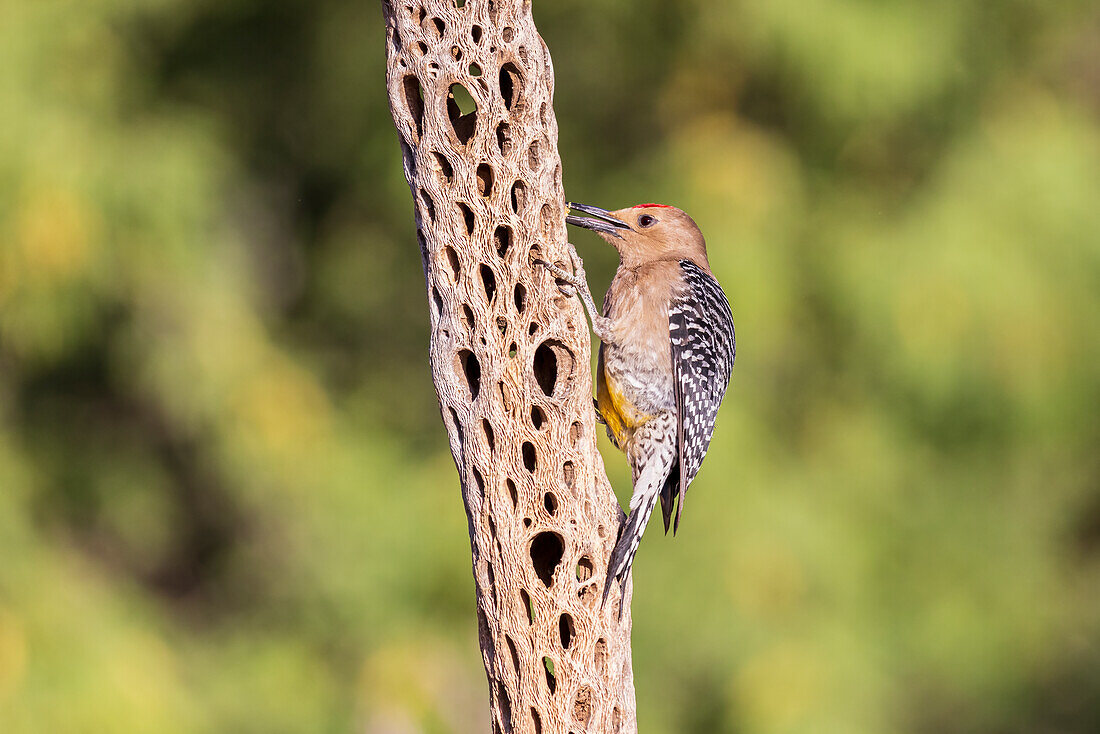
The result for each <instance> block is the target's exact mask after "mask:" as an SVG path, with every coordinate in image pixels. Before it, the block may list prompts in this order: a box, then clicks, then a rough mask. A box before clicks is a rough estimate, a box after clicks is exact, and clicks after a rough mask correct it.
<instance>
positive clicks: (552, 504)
mask: <svg viewBox="0 0 1100 734" xmlns="http://www.w3.org/2000/svg"><path fill="white" fill-rule="evenodd" d="M542 506H543V507H545V508H546V512H548V513H549V514H550V515H555V514H557V512H558V498H557V497H555V496H554V493H553V492H547V493H546V494H545V495H543V497H542Z"/></svg>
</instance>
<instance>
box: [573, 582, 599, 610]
mask: <svg viewBox="0 0 1100 734" xmlns="http://www.w3.org/2000/svg"><path fill="white" fill-rule="evenodd" d="M599 596H600V595H599V592H598V591H596V585H595V584H589V585H588V586H582V587H581V588H580V591H578V592H577V598H578V599H580V601H581V604H584V605H585V606H586V607H591V606H592V605H593V604H595V603H596V600H597V599H599Z"/></svg>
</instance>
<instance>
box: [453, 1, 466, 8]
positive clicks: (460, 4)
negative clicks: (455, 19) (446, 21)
mask: <svg viewBox="0 0 1100 734" xmlns="http://www.w3.org/2000/svg"><path fill="white" fill-rule="evenodd" d="M455 7H456V8H464V7H466V0H455Z"/></svg>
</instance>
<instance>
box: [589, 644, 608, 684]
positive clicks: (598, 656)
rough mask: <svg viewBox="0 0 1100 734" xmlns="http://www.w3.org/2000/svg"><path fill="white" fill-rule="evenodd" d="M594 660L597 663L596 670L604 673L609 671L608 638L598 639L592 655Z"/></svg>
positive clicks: (601, 673)
mask: <svg viewBox="0 0 1100 734" xmlns="http://www.w3.org/2000/svg"><path fill="white" fill-rule="evenodd" d="M592 661H593V662H594V663H596V671H597V672H598V673H599V674H600V675H603V674H604V673H605V672H606V671H607V640H605V639H604V638H602V637H601V638H600V639H598V640H596V648H595V651H594V653H593V655H592Z"/></svg>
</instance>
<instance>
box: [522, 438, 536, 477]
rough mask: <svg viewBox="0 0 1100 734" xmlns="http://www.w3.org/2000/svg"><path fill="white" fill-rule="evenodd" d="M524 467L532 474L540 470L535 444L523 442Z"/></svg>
mask: <svg viewBox="0 0 1100 734" xmlns="http://www.w3.org/2000/svg"><path fill="white" fill-rule="evenodd" d="M522 451H523V466H524V468H525V469H527V471H529V472H531V473H532V474H534V473H535V469H537V468H538V464H539V462H538V455H537V454H536V453H535V444H533V443H531V442H530V441H524V442H523V449H522Z"/></svg>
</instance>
